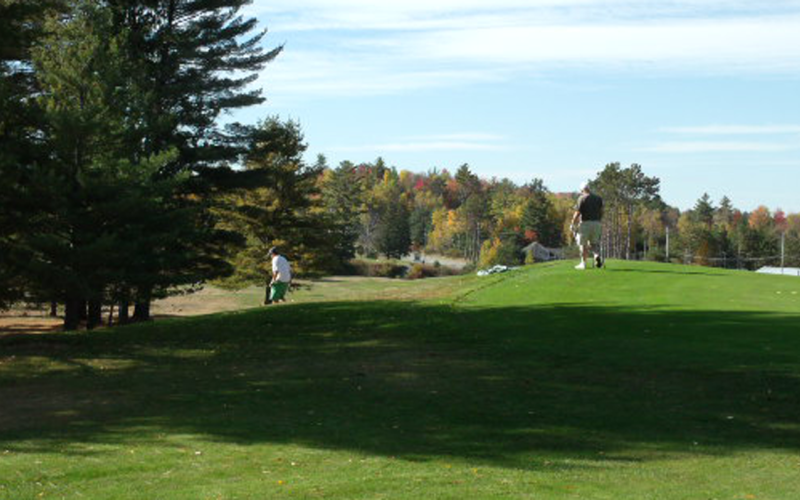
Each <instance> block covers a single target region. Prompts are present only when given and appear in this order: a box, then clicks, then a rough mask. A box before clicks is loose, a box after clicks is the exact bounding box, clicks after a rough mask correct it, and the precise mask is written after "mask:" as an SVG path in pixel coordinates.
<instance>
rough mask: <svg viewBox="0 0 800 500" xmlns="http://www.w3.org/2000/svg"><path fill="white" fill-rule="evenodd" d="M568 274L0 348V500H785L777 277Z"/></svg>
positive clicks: (789, 331) (530, 272) (791, 487)
mask: <svg viewBox="0 0 800 500" xmlns="http://www.w3.org/2000/svg"><path fill="white" fill-rule="evenodd" d="M573 264H574V262H573V263H570V262H560V263H555V264H538V265H534V266H529V267H525V268H521V269H518V270H514V271H511V272H508V273H504V274H500V275H492V276H489V277H485V278H478V277H476V276H466V277H452V278H437V279H435V280H425V282H424V285H423V284H422V283H420V284H419V286H422V287H424V288H425V290H426V292H425V294H423V295H422V296H421V297H423V298H417V299H414V298H413V294H411V293H409V291H408V290H409V287H413V286H417V285H416V284H415V283H408V285H404V286H403V287H401V288H402V298H403V300H393V299H391V298H390V297H386V295H385V294H384V295H381V296H379V297H378V298H377V299H369V298H368V297H365V298H364V299H360V300H348V301H346V302H335V301H325V302H323V301H320V302H298V303H292V304H284V305H279V306H274V307H270V308H260V309H251V310H247V311H242V312H233V313H221V314H215V315H208V316H200V317H194V318H176V319H166V320H160V321H157V322H154V323H150V324H138V325H131V326H127V327H120V328H114V329H106V330H97V331H94V332H92V333H74V334H64V333H57V334H48V335H17V336H6V337H3V338H0V499H1V500H6V499H8V500H25V499H31V500H34V499H42V498H45V499H47V498H50V499H60V498H68V499H97V500H112V499H148V500H162V499H166V500H171V499H185V500H190V499H191V500H201V499H202V500H217V499H219V500H223V499H224V500H233V499H254V500H255V499H282V498H296V499H316V498H336V499H348V500H351V499H454V500H455V499H484V498H486V499H537V500H538V499H543V500H546V499H609V500H612V499H613V500H623V499H631V500H633V499H636V500H658V499H670V500H672V499H686V500H690V499H691V500H709V499H717V500H746V499H763V500H776V499H786V500H795V499H800V279H799V278H791V277H783V276H764V275H756V274H752V273H746V272H739V271H723V270H716V269H707V268H701V267H685V266H678V265H665V264H652V263H628V262H611V263H610V265H609V266H608V267H609V269H606V270H593V269H591V270H586V271H583V272H579V271H575V270H573V269H572V265H573ZM437 284H438V285H437ZM434 286H441V287H442V290H445V291H446V293H442V294H436V293H432V290H433V288H432V287H434Z"/></svg>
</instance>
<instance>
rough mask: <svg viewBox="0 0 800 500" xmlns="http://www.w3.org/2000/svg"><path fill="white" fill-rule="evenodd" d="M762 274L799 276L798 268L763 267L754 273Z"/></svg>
mask: <svg viewBox="0 0 800 500" xmlns="http://www.w3.org/2000/svg"><path fill="white" fill-rule="evenodd" d="M756 272H757V273H763V274H782V275H784V276H800V267H770V266H765V267H762V268H761V269H759V270H758V271H756Z"/></svg>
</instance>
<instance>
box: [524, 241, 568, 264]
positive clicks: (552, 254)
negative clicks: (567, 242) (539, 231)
mask: <svg viewBox="0 0 800 500" xmlns="http://www.w3.org/2000/svg"><path fill="white" fill-rule="evenodd" d="M522 253H523V254H524V255H525V256H526V257H527V256H528V255H531V256H532V257H533V261H534V262H547V261H551V260H561V259H563V258H564V253H563V252H562V250H561V249H560V248H547V247H546V246H544V245H541V244H540V243H539V242H538V241H534V242H533V243H531V244H530V245H528V246H526V247H525V248H523V249H522Z"/></svg>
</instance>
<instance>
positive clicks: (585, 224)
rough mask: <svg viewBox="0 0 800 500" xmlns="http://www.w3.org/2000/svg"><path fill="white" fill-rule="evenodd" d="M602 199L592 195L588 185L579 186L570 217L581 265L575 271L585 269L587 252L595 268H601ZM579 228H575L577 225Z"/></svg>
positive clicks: (586, 183)
mask: <svg viewBox="0 0 800 500" xmlns="http://www.w3.org/2000/svg"><path fill="white" fill-rule="evenodd" d="M602 219H603V198H601V197H599V196H598V195H596V194H594V193H592V192H591V191H590V189H589V183H588V182H584V183H583V184H581V195H580V197H579V198H578V204H577V205H576V206H575V215H573V216H572V228H573V234H575V228H576V227H577V240H578V245H579V246H580V247H581V263H580V264H578V265H577V266H575V269H586V259H587V257H588V256H589V250H591V251H592V253H593V254H594V265H595V267H603V259H602V258H601V257H600V253H599V252H600V237H601V236H602V234H603V226H602V224H601V222H600V221H601V220H602ZM579 223H580V225H579V226H576V225H577V224H579Z"/></svg>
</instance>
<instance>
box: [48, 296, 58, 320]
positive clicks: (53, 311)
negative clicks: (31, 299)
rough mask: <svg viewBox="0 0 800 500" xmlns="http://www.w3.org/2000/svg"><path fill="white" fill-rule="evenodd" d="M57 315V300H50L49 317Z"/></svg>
mask: <svg viewBox="0 0 800 500" xmlns="http://www.w3.org/2000/svg"><path fill="white" fill-rule="evenodd" d="M56 316H58V302H56V301H55V300H53V301H51V302H50V317H51V318H55V317H56Z"/></svg>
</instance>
